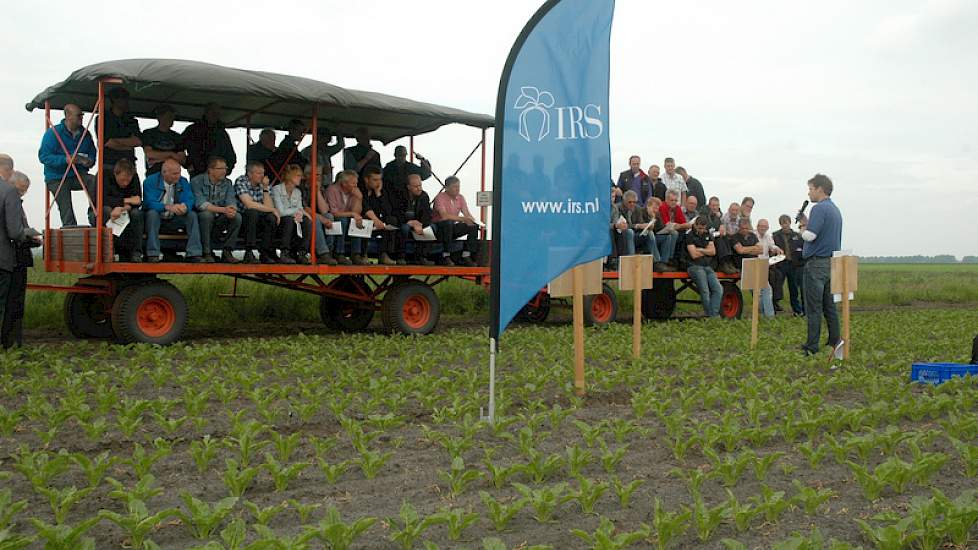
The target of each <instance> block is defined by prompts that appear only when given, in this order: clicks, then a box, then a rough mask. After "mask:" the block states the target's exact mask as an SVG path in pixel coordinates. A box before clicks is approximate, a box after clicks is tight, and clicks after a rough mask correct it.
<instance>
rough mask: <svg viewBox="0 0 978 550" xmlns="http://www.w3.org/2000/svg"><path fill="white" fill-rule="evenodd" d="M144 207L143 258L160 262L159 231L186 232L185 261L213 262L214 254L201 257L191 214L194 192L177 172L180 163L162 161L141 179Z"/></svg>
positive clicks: (195, 221) (196, 230) (195, 218)
mask: <svg viewBox="0 0 978 550" xmlns="http://www.w3.org/2000/svg"><path fill="white" fill-rule="evenodd" d="M143 209H144V210H146V216H145V225H146V261H147V262H150V263H155V262H159V261H161V260H162V259H163V257H162V256H161V255H160V231H161V230H163V231H177V230H180V229H184V230H186V232H187V247H186V252H187V261H189V262H193V263H199V262H204V263H212V262H213V261H214V259H213V257H207V258H202V257H201V246H200V229H199V226H198V225H197V216H196V215H195V214H194V193H193V189H192V188H191V186H190V182H189V181H187V178H185V177H183V176H181V175H180V164H179V163H178V162H177V161H175V160H173V159H167V160H165V161H163V167H162V169H161V170H160V171H159V172H157V173H155V174H152V175H151V176H149V177H148V178H146V181H144V182H143Z"/></svg>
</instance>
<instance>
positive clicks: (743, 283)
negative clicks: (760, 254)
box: [740, 258, 770, 290]
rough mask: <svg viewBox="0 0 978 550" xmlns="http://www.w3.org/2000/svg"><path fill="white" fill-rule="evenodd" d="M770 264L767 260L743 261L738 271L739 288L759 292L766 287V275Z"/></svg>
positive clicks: (752, 259) (751, 259) (750, 259)
mask: <svg viewBox="0 0 978 550" xmlns="http://www.w3.org/2000/svg"><path fill="white" fill-rule="evenodd" d="M769 267H770V264H769V263H768V260H767V258H748V259H744V264H743V267H741V269H740V287H741V288H742V289H744V290H761V289H762V288H765V287H766V286H767V285H768V282H767V274H768V269H769Z"/></svg>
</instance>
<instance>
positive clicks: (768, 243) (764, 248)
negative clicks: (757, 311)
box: [756, 218, 784, 319]
mask: <svg viewBox="0 0 978 550" xmlns="http://www.w3.org/2000/svg"><path fill="white" fill-rule="evenodd" d="M770 229H771V224H770V223H769V222H768V221H767V220H766V219H765V218H761V219H759V220H757V231H756V235H757V243H758V244H759V245H760V246H761V253H760V254H759V255H758V256H757V257H758V258H765V259H770V258H771V256H772V255H773V256H778V255H780V254H781V249H780V248H778V246H777V245H776V244H774V238H773V237H772V236H771V232H770ZM779 276H780V273H779V272H778V270H777V269H769V270H768V285H767V286H766V287H764V288H762V289H761V313H762V314H764V316H765V317H767V318H768V319H771V318H773V317H774V313H775V311H776V310H775V309H774V297H773V287H774V286H775V285H777V284H784V281H783V280H782V279H780V278H779Z"/></svg>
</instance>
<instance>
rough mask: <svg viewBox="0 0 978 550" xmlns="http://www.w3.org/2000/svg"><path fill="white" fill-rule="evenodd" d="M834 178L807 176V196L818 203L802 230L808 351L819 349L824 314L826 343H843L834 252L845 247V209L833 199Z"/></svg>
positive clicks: (806, 349) (816, 351)
mask: <svg viewBox="0 0 978 550" xmlns="http://www.w3.org/2000/svg"><path fill="white" fill-rule="evenodd" d="M831 195H832V180H830V179H829V178H828V176H825V175H823V174H815V177H813V178H812V179H810V180H808V198H809V199H810V200H811V201H812V202H813V203H815V206H813V207H812V212H811V214H810V215H809V219H808V227H807V228H806V229H805V231H804V232H803V233H802V234H801V238H802V239H804V241H805V245H804V248H803V249H802V258H804V260H805V275H804V287H805V317H807V319H808V340H807V341H806V342H805V344H804V345H803V346H802V351H804V353H805V355H815V354H817V353H818V341H819V336H820V332H821V329H822V316H823V315H824V316H825V322H826V324H827V325H828V329H829V339H828V342H827V344H828V345H829V346H831V347H832V348H835V347H836V346H838V345H839V344H840V343H841V337H840V336H839V333H840V330H839V313H838V312H837V311H836V309H835V302H834V301H833V300H832V253H833V252H835V251H836V250H841V249H842V213H841V212H840V211H839V208H838V207H837V206H836V205H835V203H834V202H832V199H831V198H830V197H831Z"/></svg>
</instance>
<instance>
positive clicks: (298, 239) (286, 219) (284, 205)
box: [272, 164, 311, 264]
mask: <svg viewBox="0 0 978 550" xmlns="http://www.w3.org/2000/svg"><path fill="white" fill-rule="evenodd" d="M280 175H281V178H282V183H280V184H279V185H276V186H274V187H272V202H273V203H274V204H275V209H276V210H278V214H279V216H280V218H279V223H278V233H279V235H280V236H281V243H280V244H279V249H281V251H282V256H281V258H280V260H279V261H280V262H281V263H283V264H295V263H300V264H308V263H309V254H308V253H307V252H306V251H307V250H309V232H310V227H311V224H310V218H309V213H308V212H306V211H305V210H304V209H303V208H302V192H301V191H299V182H300V181H302V168H300V167H299V165H297V164H290V165H288V166H286V167H285V168H283V169H282V172H281V174H280Z"/></svg>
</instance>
